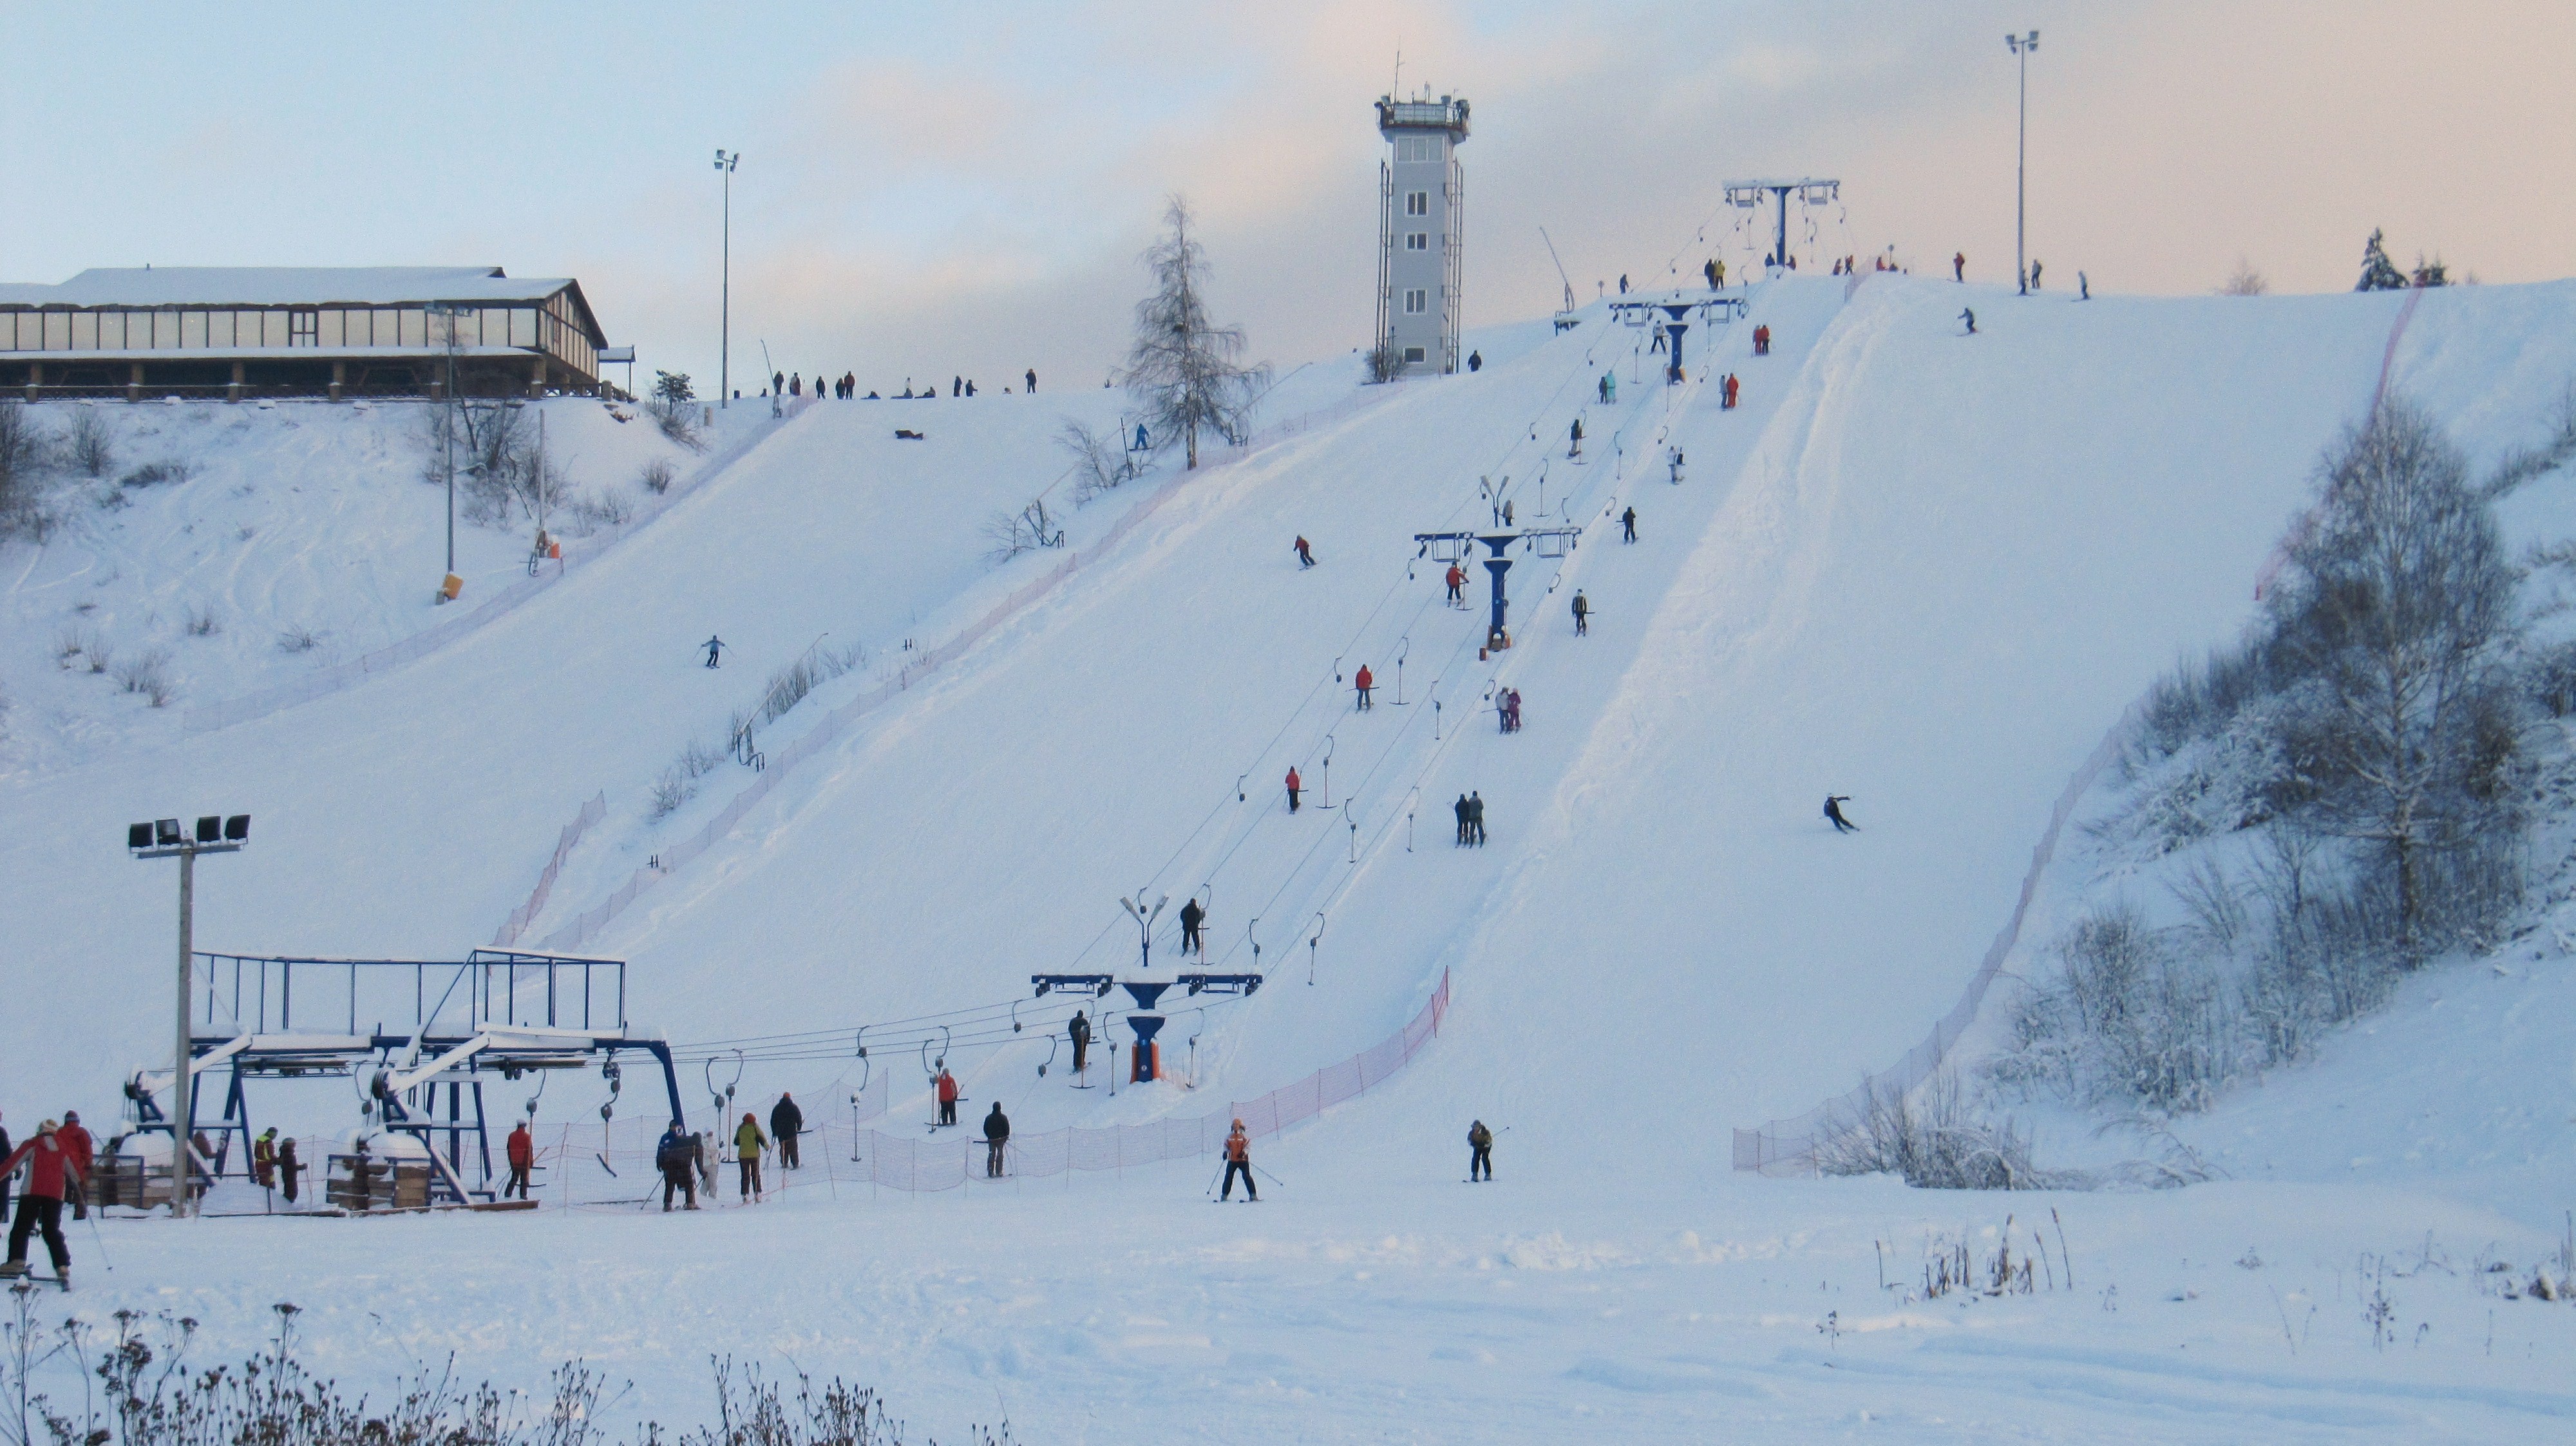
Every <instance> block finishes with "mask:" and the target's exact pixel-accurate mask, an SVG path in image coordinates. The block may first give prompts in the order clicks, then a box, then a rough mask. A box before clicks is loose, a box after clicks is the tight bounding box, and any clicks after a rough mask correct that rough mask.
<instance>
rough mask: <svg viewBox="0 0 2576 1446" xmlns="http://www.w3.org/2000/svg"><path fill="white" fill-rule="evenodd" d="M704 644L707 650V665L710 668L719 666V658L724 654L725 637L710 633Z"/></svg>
mask: <svg viewBox="0 0 2576 1446" xmlns="http://www.w3.org/2000/svg"><path fill="white" fill-rule="evenodd" d="M702 646H704V647H705V648H706V650H707V666H708V667H710V668H712V667H715V666H717V659H719V658H721V657H723V656H724V639H722V638H719V637H716V636H715V635H713V634H709V635H708V637H707V640H706V642H705V643H704V644H703V645H702Z"/></svg>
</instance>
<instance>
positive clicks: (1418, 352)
mask: <svg viewBox="0 0 2576 1446" xmlns="http://www.w3.org/2000/svg"><path fill="white" fill-rule="evenodd" d="M1404 360H1405V362H1406V364H1407V365H1410V364H1412V363H1414V362H1418V361H1420V360H1422V348H1420V347H1418V346H1409V347H1406V348H1405V349H1404Z"/></svg>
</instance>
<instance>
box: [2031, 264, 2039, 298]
mask: <svg viewBox="0 0 2576 1446" xmlns="http://www.w3.org/2000/svg"><path fill="white" fill-rule="evenodd" d="M2030 289H2031V290H2033V291H2037V290H2038V289H2039V258H2038V257H2036V256H2034V257H2032V258H2030Z"/></svg>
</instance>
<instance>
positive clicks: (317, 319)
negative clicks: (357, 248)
mask: <svg viewBox="0 0 2576 1446" xmlns="http://www.w3.org/2000/svg"><path fill="white" fill-rule="evenodd" d="M286 344H287V345H288V346H320V345H321V344H322V314H321V313H320V312H318V311H312V310H308V309H306V308H304V307H297V308H296V309H294V310H292V311H290V312H288V313H286ZM175 1067H176V1066H173V1068H175Z"/></svg>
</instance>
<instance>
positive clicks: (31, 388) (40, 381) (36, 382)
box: [27, 362, 45, 402]
mask: <svg viewBox="0 0 2576 1446" xmlns="http://www.w3.org/2000/svg"><path fill="white" fill-rule="evenodd" d="M44 384H45V364H44V363H43V362H29V363H27V400H28V401H31V402H32V401H34V400H35V399H36V389H37V388H38V387H41V386H43V385H44Z"/></svg>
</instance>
